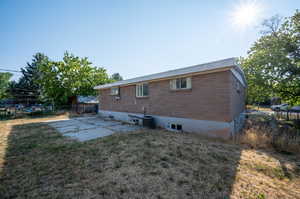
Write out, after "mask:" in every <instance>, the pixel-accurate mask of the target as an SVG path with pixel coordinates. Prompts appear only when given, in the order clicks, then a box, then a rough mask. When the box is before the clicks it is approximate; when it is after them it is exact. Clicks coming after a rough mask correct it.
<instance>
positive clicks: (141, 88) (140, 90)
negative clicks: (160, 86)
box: [136, 83, 149, 97]
mask: <svg viewBox="0 0 300 199" xmlns="http://www.w3.org/2000/svg"><path fill="white" fill-rule="evenodd" d="M148 95H149V85H148V83H142V84H137V85H136V97H147V96H148Z"/></svg>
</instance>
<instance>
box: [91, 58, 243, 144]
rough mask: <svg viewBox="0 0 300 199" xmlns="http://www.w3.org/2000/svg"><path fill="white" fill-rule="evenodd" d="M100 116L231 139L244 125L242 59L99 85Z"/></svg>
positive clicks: (220, 61) (215, 62) (226, 60)
mask: <svg viewBox="0 0 300 199" xmlns="http://www.w3.org/2000/svg"><path fill="white" fill-rule="evenodd" d="M95 89H97V90H99V95H100V96H99V99H100V100H99V101H100V104H99V114H100V115H101V116H104V117H113V118H114V119H116V120H122V121H127V122H132V121H133V118H132V116H138V117H141V116H143V115H144V114H147V115H151V116H153V117H154V119H155V123H156V125H157V126H159V127H163V128H166V129H169V130H175V131H185V132H196V133H203V134H207V135H211V136H217V137H224V138H228V137H230V136H231V135H232V134H233V133H235V132H237V131H238V130H239V129H240V128H241V126H242V124H243V121H244V114H243V112H244V109H245V90H246V80H245V76H244V73H243V71H242V69H241V68H240V67H239V65H238V64H237V61H236V58H229V59H224V60H219V61H214V62H210V63H205V64H200V65H195V66H190V67H186V68H180V69H176V70H171V71H166V72H162V73H156V74H152V75H147V76H142V77H137V78H133V79H128V80H123V81H119V82H114V83H110V84H105V85H100V86H96V87H95Z"/></svg>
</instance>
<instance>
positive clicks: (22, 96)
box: [9, 53, 49, 103]
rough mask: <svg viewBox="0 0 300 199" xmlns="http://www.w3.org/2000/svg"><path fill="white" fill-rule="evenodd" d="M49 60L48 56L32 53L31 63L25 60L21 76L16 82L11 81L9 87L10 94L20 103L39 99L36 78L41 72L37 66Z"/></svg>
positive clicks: (39, 94)
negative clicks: (25, 63)
mask: <svg viewBox="0 0 300 199" xmlns="http://www.w3.org/2000/svg"><path fill="white" fill-rule="evenodd" d="M47 62H49V58H48V57H47V56H46V55H44V54H42V53H36V54H35V55H33V59H32V61H31V63H29V62H27V65H26V66H25V67H24V68H21V72H22V77H21V78H20V79H19V80H18V82H12V83H11V85H10V88H9V92H10V94H11V96H13V97H14V98H15V99H16V100H17V101H19V102H21V103H36V102H38V101H40V99H41V87H40V84H39V83H38V80H39V79H40V78H41V73H40V71H39V69H38V66H39V65H41V64H43V63H47Z"/></svg>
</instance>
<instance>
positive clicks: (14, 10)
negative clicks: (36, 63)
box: [0, 0, 300, 79]
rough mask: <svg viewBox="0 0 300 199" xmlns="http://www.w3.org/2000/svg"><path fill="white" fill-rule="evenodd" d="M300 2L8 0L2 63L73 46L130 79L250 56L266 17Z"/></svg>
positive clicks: (0, 36)
mask: <svg viewBox="0 0 300 199" xmlns="http://www.w3.org/2000/svg"><path fill="white" fill-rule="evenodd" d="M245 5H246V6H245ZM249 5H250V6H249ZM252 5H254V6H252ZM251 6H252V7H251ZM245 7H246V9H245ZM249 7H250V9H247V8H249ZM296 9H300V0H260V1H258V0H257V1H256V0H210V1H208V0H207V1H204V0H202V1H201V0H185V1H183V0H110V1H108V0H107V1H104V0H0V68H6V69H11V70H19V69H20V68H21V67H24V66H26V63H27V62H30V61H31V59H32V55H34V54H35V53H37V52H42V53H44V54H46V55H47V56H48V57H49V58H50V59H52V60H56V61H57V60H60V59H62V57H63V54H64V52H65V51H69V52H71V53H73V54H74V55H76V56H79V57H88V58H89V60H90V61H91V62H92V63H93V65H94V66H99V67H104V68H105V69H107V72H108V73H109V74H112V73H116V72H118V73H120V74H121V76H123V77H124V78H125V79H128V78H133V77H137V76H141V75H147V74H152V73H157V72H163V71H166V70H172V69H176V68H180V67H186V66H190V65H196V64H201V63H205V62H210V61H215V60H219V59H225V58H229V57H240V56H246V55H247V51H248V50H249V48H250V47H251V45H252V44H253V43H254V42H255V40H257V39H258V38H259V36H260V35H261V34H260V31H261V26H260V24H261V22H262V21H263V20H264V19H267V18H270V17H271V16H274V15H276V14H279V15H280V16H282V17H287V16H291V15H293V14H294V13H295V11H296ZM249 16H251V17H249ZM16 74H17V73H16ZM18 77H19V75H15V76H14V79H17V78H18Z"/></svg>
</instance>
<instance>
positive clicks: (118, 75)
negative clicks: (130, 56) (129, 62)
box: [111, 73, 123, 81]
mask: <svg viewBox="0 0 300 199" xmlns="http://www.w3.org/2000/svg"><path fill="white" fill-rule="evenodd" d="M111 79H112V80H114V81H121V80H123V77H122V76H121V75H120V74H119V73H114V74H112V75H111Z"/></svg>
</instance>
